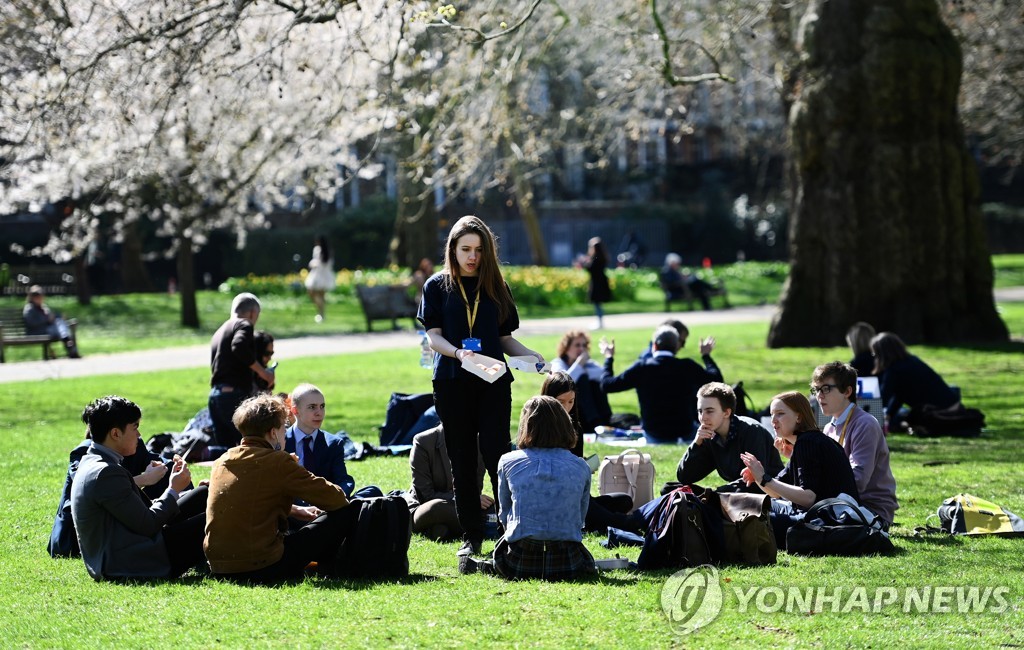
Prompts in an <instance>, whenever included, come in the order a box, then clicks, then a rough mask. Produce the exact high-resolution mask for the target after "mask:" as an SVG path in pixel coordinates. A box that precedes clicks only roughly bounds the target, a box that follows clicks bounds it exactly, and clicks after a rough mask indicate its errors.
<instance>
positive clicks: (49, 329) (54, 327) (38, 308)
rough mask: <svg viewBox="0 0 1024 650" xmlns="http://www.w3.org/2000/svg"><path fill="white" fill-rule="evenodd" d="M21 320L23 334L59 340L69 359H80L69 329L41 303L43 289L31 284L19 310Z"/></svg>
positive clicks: (58, 316) (57, 315)
mask: <svg viewBox="0 0 1024 650" xmlns="http://www.w3.org/2000/svg"><path fill="white" fill-rule="evenodd" d="M21 318H22V320H24V321H25V333H26V334H29V335H36V334H45V335H47V336H51V337H53V338H57V339H60V340H61V341H62V342H63V343H64V349H65V350H66V351H67V354H68V358H69V359H81V358H82V355H80V354H79V353H78V347H76V346H75V337H74V335H73V334H72V332H71V327H70V326H69V325H68V324H67V322H66V321H65V320H64V319H63V318H61V317H60V314H58V313H57V312H55V311H53V310H51V309H50V308H49V306H47V304H46V303H45V302H43V288H42V287H41V286H39V285H38V284H33V285H32V286H31V287H29V288H28V295H27V296H25V306H24V307H23V308H22V310H21Z"/></svg>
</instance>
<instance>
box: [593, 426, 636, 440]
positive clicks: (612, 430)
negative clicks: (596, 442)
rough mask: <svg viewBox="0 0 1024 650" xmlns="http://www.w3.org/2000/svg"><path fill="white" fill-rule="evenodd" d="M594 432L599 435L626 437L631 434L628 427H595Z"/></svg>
mask: <svg viewBox="0 0 1024 650" xmlns="http://www.w3.org/2000/svg"><path fill="white" fill-rule="evenodd" d="M594 433H596V434H597V435H599V436H615V437H616V438H625V437H626V436H628V435H629V431H627V430H626V429H620V428H618V427H605V426H597V427H594Z"/></svg>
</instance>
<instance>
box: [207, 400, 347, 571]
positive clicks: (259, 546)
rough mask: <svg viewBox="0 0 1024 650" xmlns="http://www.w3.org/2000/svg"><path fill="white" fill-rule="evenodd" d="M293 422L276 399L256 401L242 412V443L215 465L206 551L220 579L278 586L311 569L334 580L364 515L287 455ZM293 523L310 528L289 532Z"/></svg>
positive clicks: (235, 420)
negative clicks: (343, 548)
mask: <svg viewBox="0 0 1024 650" xmlns="http://www.w3.org/2000/svg"><path fill="white" fill-rule="evenodd" d="M287 415H288V411H287V407H286V406H285V405H284V402H283V401H281V400H280V399H279V398H277V397H272V396H270V395H257V396H255V397H250V398H249V399H247V400H245V401H244V402H242V404H241V405H240V406H239V407H238V410H236V411H235V414H234V417H233V418H232V420H233V423H234V425H235V426H236V427H238V430H239V431H240V432H241V433H242V441H241V443H240V444H239V445H238V446H237V447H232V448H231V449H229V450H228V451H227V452H225V453H224V455H223V456H221V457H220V458H218V459H217V462H216V463H215V464H214V466H213V471H212V472H211V474H210V499H209V503H208V504H207V508H206V541H205V543H204V549H205V551H206V558H207V560H209V562H210V568H211V569H212V571H213V573H214V574H216V575H219V576H222V577H226V578H229V579H231V580H236V581H239V582H255V583H267V584H272V583H276V582H282V581H286V580H295V579H301V578H302V576H303V571H304V569H305V567H306V566H307V565H308V564H309V563H310V562H317V564H318V568H319V569H320V570H321V571H323V572H327V573H329V572H330V569H331V567H332V566H333V564H334V558H335V556H336V555H337V553H338V547H339V546H340V545H341V542H342V541H343V540H344V538H345V536H346V534H347V532H348V531H350V530H351V526H352V524H353V522H352V520H351V516H350V515H351V513H353V512H355V511H356V509H355V508H347V507H346V506H348V504H349V501H348V497H346V496H345V491H344V490H343V489H342V488H341V487H340V486H338V485H335V484H333V483H331V482H329V481H328V480H327V479H324V478H320V477H318V476H314V475H313V474H311V473H310V472H309V470H307V469H306V468H305V467H303V466H302V465H300V464H299V463H298V462H297V461H296V457H295V456H293V455H291V454H289V453H287V452H285V451H284V444H285V440H284V436H285V421H286V418H287ZM296 499H302V500H303V501H305V502H307V503H310V504H312V505H309V506H299V505H295V503H294V501H295V500H296ZM288 517H292V518H293V519H299V520H302V521H307V522H309V523H307V524H306V525H305V526H303V527H301V528H299V529H298V530H295V531H292V532H289V526H288Z"/></svg>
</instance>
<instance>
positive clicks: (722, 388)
mask: <svg viewBox="0 0 1024 650" xmlns="http://www.w3.org/2000/svg"><path fill="white" fill-rule="evenodd" d="M735 410H736V393H735V392H733V390H732V388H731V387H730V386H729V384H723V383H722V382H717V381H716V382H711V383H710V384H704V385H703V386H701V387H700V390H698V391H697V417H698V419H699V420H700V428H699V429H697V436H696V438H694V441H693V442H692V443H691V444H690V446H689V448H688V449H687V450H686V453H685V454H683V458H682V460H680V461H679V467H677V468H676V480H677V481H679V482H680V483H682V484H683V485H690V484H693V483H698V482H700V481H702V480H704V478H705V477H707V476H708V475H709V474H710V473H711V472H712V471H714V470H717V471H718V475H719V476H721V477H722V479H723V480H725V481H729V482H728V483H726V484H725V485H720V486H719V487H718V488H717V489H718V491H719V492H756V493H760V492H761V489H760V487H758V486H757V485H756V484H753V485H749V486H748V485H747V482H746V481H744V480H743V478H742V476H741V473H742V472H743V468H744V467H745V465H744V463H743V461H742V460H741V459H740V453H741V452H744V451H746V452H750V453H751V454H753V455H754V457H755V458H757V459H758V460H759V461H760V462H761V465H762V466H763V467H764V468H765V470H766V471H767V472H768V474H770V475H771V476H775V475H776V474H778V473H779V472H781V471H782V467H783V466H782V459H781V458H779V451H778V450H777V449H776V448H775V447H774V445H773V440H772V434H770V433H769V432H768V430H767V429H765V428H764V427H763V426H761V425H760V424H759V423H758V422H757V421H755V420H752V419H751V418H748V417H741V416H739V415H734V414H733V411H735Z"/></svg>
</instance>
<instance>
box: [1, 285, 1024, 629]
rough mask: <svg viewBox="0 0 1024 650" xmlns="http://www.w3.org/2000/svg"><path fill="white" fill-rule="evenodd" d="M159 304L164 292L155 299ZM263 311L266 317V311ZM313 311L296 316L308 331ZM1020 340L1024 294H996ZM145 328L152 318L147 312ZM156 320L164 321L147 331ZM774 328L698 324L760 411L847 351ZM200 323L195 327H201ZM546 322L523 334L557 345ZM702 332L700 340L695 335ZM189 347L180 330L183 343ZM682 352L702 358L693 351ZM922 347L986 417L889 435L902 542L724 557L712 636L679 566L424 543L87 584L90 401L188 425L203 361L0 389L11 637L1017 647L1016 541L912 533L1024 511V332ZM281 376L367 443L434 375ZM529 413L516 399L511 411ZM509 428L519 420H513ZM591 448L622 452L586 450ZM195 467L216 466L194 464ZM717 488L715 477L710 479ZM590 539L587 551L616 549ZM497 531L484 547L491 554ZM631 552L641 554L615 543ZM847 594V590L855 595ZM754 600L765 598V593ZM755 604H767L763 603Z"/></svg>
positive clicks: (401, 356)
mask: <svg viewBox="0 0 1024 650" xmlns="http://www.w3.org/2000/svg"><path fill="white" fill-rule="evenodd" d="M212 298H213V296H205V297H204V299H203V300H204V303H206V307H205V308H204V309H205V314H206V316H205V318H206V319H207V320H208V322H209V323H211V324H213V323H214V322H215V321H216V320H218V318H217V317H216V315H217V314H219V313H221V311H222V307H221V306H217V307H216V309H214V308H213V307H212V305H213V303H214V301H213V300H212ZM154 308H155V307H154ZM269 313H274V312H273V311H270V312H269ZM311 313H312V312H311V310H308V309H306V310H305V313H304V314H303V315H302V317H301V318H300V317H299V316H298V315H296V316H295V317H294V319H293V320H292V321H285V320H284V319H282V320H281V321H280V322H275V329H276V327H277V325H278V324H279V323H286V322H292V323H294V327H295V330H294V331H293V332H294V333H298V330H301V329H302V328H304V327H306V326H305V325H303V324H302V322H301V321H305V320H307V319H308V320H309V321H310V324H309V327H308V328H309V329H312V321H311V318H309V316H311ZM1003 316H1004V318H1005V319H1006V321H1007V323H1008V325H1009V326H1010V329H1011V331H1012V333H1013V334H1014V336H1015V337H1017V339H1018V340H1019V339H1020V337H1021V336H1022V335H1024V305H1020V304H1011V305H1004V306H1003ZM136 327H137V331H138V333H139V336H148V335H152V334H151V326H150V325H147V324H144V323H143V322H141V320H139V322H138V323H137V325H136ZM152 327H154V328H156V327H160V326H159V325H156V326H152ZM766 332H767V324H742V325H718V326H714V328H713V329H712V328H708V329H707V330H706V331H703V330H702V329H700V328H695V329H694V331H693V332H692V336H693V337H701V336H707V335H714V336H716V337H717V339H718V341H719V349H718V350H717V351H716V352H715V359H716V361H717V362H718V363H719V364H720V366H721V367H722V369H723V372H724V373H725V377H726V379H728V380H729V381H731V382H735V381H739V380H743V381H744V382H745V386H746V387H747V389H748V390H749V391H750V392H751V394H752V396H753V397H754V399H755V400H756V402H757V404H758V406H763V405H764V404H765V403H766V402H767V400H768V399H769V398H770V397H771V395H772V394H774V393H776V392H779V391H782V390H789V389H806V387H807V382H808V380H809V378H810V373H811V370H812V369H813V367H814V366H815V365H817V364H818V363H821V362H824V361H829V360H832V359H836V358H838V359H846V358H848V356H849V354H848V352H847V350H846V349H844V348H831V349H813V348H811V349H784V350H767V349H765V347H764V340H765V336H766ZM207 336H208V335H207V334H204V335H202V336H197V340H196V341H194V342H199V341H202V342H205V339H206V337H207ZM614 336H615V338H616V339H617V346H618V349H619V350H620V358H621V361H620V363H619V364H618V369H619V370H621V369H624V368H625V366H626V364H627V363H628V361H629V360H630V359H631V357H632V356H633V355H634V354H636V353H637V352H639V350H640V349H641V348H642V347H643V344H644V343H645V341H646V339H647V337H648V336H649V332H648V331H641V330H637V331H628V332H627V331H623V332H614ZM556 338H557V337H554V336H546V337H536V338H528V339H526V341H525V342H526V343H527V344H528V345H530V346H532V347H536V348H537V349H539V350H543V351H551V350H553V349H554V345H555V342H556ZM693 340H696V338H694V339H693ZM186 342H187V341H186ZM686 352H689V353H691V354H692V353H693V350H691V349H687V350H686ZM914 352H915V353H917V354H919V355H920V356H922V357H923V358H924V359H926V360H927V361H928V362H929V363H931V364H932V365H933V366H934V367H935V368H936V369H937V370H938V371H939V372H940V373H941V374H942V375H943V376H944V377H946V379H947V380H948V381H950V382H952V383H955V384H958V385H959V386H961V387H962V389H963V393H964V400H965V402H966V403H967V404H968V405H970V406H975V407H978V408H981V409H982V410H983V411H984V412H985V413H986V415H987V419H988V426H989V428H988V430H987V431H986V433H985V435H984V436H983V437H981V438H979V439H974V440H960V439H949V438H942V439H923V440H922V439H915V438H911V437H909V436H906V435H899V434H894V435H893V436H891V437H890V441H889V442H890V447H891V449H892V466H893V471H894V473H895V475H896V478H897V481H898V483H899V488H898V495H899V499H900V504H901V509H900V510H899V511H898V512H897V515H896V526H895V527H894V530H893V539H894V542H895V545H896V547H897V548H898V550H899V552H898V554H896V555H895V556H892V557H873V558H858V559H843V558H804V557H796V556H789V555H786V554H784V553H782V554H780V555H779V562H778V564H777V565H775V566H769V567H758V568H749V567H726V568H723V569H722V570H721V579H722V582H721V585H722V587H723V590H724V594H725V600H724V605H723V608H722V612H721V614H720V615H719V616H718V618H717V619H716V620H715V621H714V622H712V623H711V624H710V625H709V626H707V627H706V628H704V629H702V630H701V631H699V632H697V633H695V634H692V635H686V636H681V635H679V634H677V633H676V632H674V631H673V629H672V628H671V627H670V626H669V624H668V621H667V620H666V617H665V615H664V614H663V613H662V609H661V606H660V594H661V590H662V586H663V584H664V583H665V580H666V579H667V578H668V577H669V576H670V575H671V574H672V572H671V571H661V572H653V573H646V574H638V573H632V572H629V571H613V572H608V573H606V574H604V575H603V576H602V577H601V579H600V580H599V581H598V582H595V583H584V584H544V583H540V582H521V583H511V582H505V581H503V580H501V579H499V578H494V577H490V576H482V575H475V576H466V577H461V576H459V575H458V573H457V571H456V563H455V550H456V544H454V543H453V544H437V543H434V542H430V541H426V540H424V539H422V538H414V539H413V543H412V547H411V549H410V565H411V575H410V577H409V578H408V579H406V580H403V581H401V582H397V583H396V582H390V583H380V584H374V583H363V582H346V581H330V580H319V579H314V578H310V579H308V580H306V581H305V582H303V583H301V584H298V585H291V586H282V587H277V588H249V587H241V586H235V585H231V584H224V583H221V582H218V581H216V580H211V579H208V578H205V577H201V576H197V575H191V574H190V575H187V576H186V577H185V578H184V579H182V580H180V581H177V582H165V583H151V584H138V585H120V584H98V583H94V582H93V581H92V580H91V579H90V578H89V577H88V574H87V573H86V571H85V567H84V566H83V564H82V562H81V560H52V559H50V558H49V556H48V555H46V552H45V546H46V540H47V537H48V535H49V531H50V526H51V524H52V520H53V513H54V510H55V508H56V505H57V500H58V496H59V492H60V489H61V485H62V482H63V478H64V473H65V469H66V463H67V452H68V451H69V450H70V449H71V448H72V447H73V446H74V445H75V444H76V443H77V442H78V441H79V440H80V439H81V436H82V431H83V425H82V423H81V422H80V420H79V414H80V412H81V409H82V407H83V406H84V405H85V404H86V403H87V402H89V401H90V400H91V399H93V398H95V397H97V396H101V395H106V394H110V393H118V394H121V395H124V396H126V397H128V398H130V399H132V400H135V401H136V402H138V403H139V404H140V405H141V406H142V407H143V411H144V416H143V421H142V431H143V435H144V436H146V437H149V436H151V435H153V434H156V433H159V432H161V431H177V430H180V429H181V428H182V427H183V426H184V424H185V422H186V421H187V420H188V419H189V418H190V417H191V416H192V415H193V414H194V413H195V411H196V410H198V409H199V408H200V407H202V406H203V405H204V404H205V400H206V397H205V395H206V390H207V385H208V384H207V382H208V375H207V370H206V369H205V368H196V369H193V370H180V371H169V372H157V373H147V374H136V375H126V376H103V377H93V378H82V379H62V380H49V381H39V382H25V383H20V384H16V385H15V384H9V385H4V386H3V387H2V392H0V427H2V430H3V431H4V432H5V433H6V435H4V436H0V494H2V495H3V503H4V506H5V510H6V512H5V513H4V516H3V517H2V518H0V527H2V534H0V575H2V576H3V578H4V579H3V581H2V582H0V602H2V606H0V607H2V614H0V639H3V642H2V645H3V646H4V647H12V648H13V647H39V648H49V647H114V646H116V647H130V648H135V647H137V648H152V647H163V646H169V645H174V646H180V647H217V646H224V647H246V648H248V647H267V646H287V647H299V648H302V647H319V646H327V647H399V648H404V647H422V646H428V647H451V646H481V647H494V646H501V647H511V646H517V647H518V646H540V647H616V646H619V647H644V648H647V647H650V648H664V647H689V646H696V647H723V648H732V647H737V646H745V647H779V646H782V647H804V646H819V647H863V646H876V647H878V646H911V647H964V648H967V647H970V648H976V647H993V646H1004V647H1015V646H1020V645H1022V644H1024V613H1022V611H1021V607H1022V597H1024V574H1022V572H1021V570H1020V569H1021V559H1020V558H1021V555H1022V552H1024V539H997V538H976V539H959V538H958V539H950V538H945V537H934V536H932V537H923V538H919V537H915V536H914V535H913V528H914V526H917V525H920V524H923V523H924V521H925V518H926V516H927V515H929V514H931V513H934V512H935V509H936V508H937V506H938V505H939V504H940V503H941V501H942V500H943V499H944V498H946V497H949V496H952V495H954V494H956V493H958V492H970V493H972V494H975V495H977V496H980V497H985V498H988V499H991V500H993V501H995V502H996V503H1000V504H1002V505H1004V506H1006V507H1008V508H1009V509H1011V510H1013V511H1015V512H1017V513H1018V514H1021V515H1024V487H1022V486H1024V469H1022V467H1021V463H1020V449H1021V444H1022V443H1024V436H1022V431H1024V413H1022V409H1021V407H1020V389H1021V386H1022V385H1024V384H1022V381H1021V377H1022V374H1024V354H1022V352H1024V346H1022V344H1020V343H1016V344H1009V345H1004V346H995V347H985V348H937V347H919V348H915V349H914ZM282 361H287V362H286V363H282V364H281V367H280V369H279V375H278V377H279V379H278V381H279V386H281V387H282V388H284V387H291V386H294V385H295V384H296V383H298V382H301V381H312V382H313V383H316V384H318V385H319V386H320V387H321V388H322V389H323V391H324V392H325V394H326V397H327V402H328V419H327V424H326V426H325V428H327V429H331V430H338V429H345V430H347V431H349V432H350V433H351V434H352V436H353V437H354V438H356V439H359V440H371V441H373V440H375V436H376V431H375V429H374V427H375V426H377V425H379V424H380V423H381V422H382V420H383V416H384V408H385V405H386V403H387V399H388V396H389V394H390V393H391V392H392V391H401V392H424V391H428V390H429V389H430V381H429V373H428V372H427V371H424V370H423V369H421V368H419V366H418V365H417V361H418V355H416V354H414V353H410V352H409V351H406V350H396V351H389V352H380V353H375V354H351V355H342V356H335V357H326V358H307V359H297V360H282ZM513 386H514V390H513V403H514V405H515V408H516V411H518V406H519V405H521V404H522V403H523V402H524V401H525V400H526V399H527V398H528V397H529V396H530V395H532V394H533V393H535V392H536V391H537V390H538V388H539V386H540V379H539V377H536V376H531V375H525V374H519V373H517V374H516V382H515V383H514V385H513ZM612 398H613V399H612V406H613V408H614V409H615V410H616V411H633V412H636V410H637V409H636V399H635V396H634V395H633V394H632V393H622V394H616V395H613V396H612ZM516 415H518V412H516ZM514 426H515V423H514V422H513V423H510V429H511V428H514ZM588 447H590V449H588V453H589V452H590V451H594V452H597V453H599V454H607V453H615V452H617V451H618V449H616V448H613V447H607V446H596V445H588ZM649 451H650V452H651V453H652V455H653V458H654V461H655V464H656V467H657V470H658V481H659V482H660V481H663V480H668V479H671V478H672V477H673V476H674V468H675V465H676V463H677V462H678V460H679V457H680V455H681V453H682V449H680V448H676V447H671V446H669V447H656V448H649ZM349 471H350V473H351V474H352V475H353V476H355V477H356V480H357V482H358V483H359V484H368V483H374V484H377V485H379V486H381V487H382V488H383V489H384V490H385V491H387V490H390V489H395V488H408V486H409V483H410V476H409V470H408V463H407V459H405V458H373V459H370V460H367V461H364V462H359V463H352V464H350V467H349ZM194 476H195V477H196V478H203V477H205V476H208V470H207V469H206V468H201V467H196V468H195V471H194ZM707 483H708V484H709V485H713V484H715V483H716V481H715V480H710V479H709V480H708V481H707ZM599 541H600V538H599V537H597V536H588V537H586V538H585V542H586V544H587V545H588V547H589V548H590V549H591V551H592V552H593V553H594V556H595V557H598V558H602V557H611V556H612V555H613V552H611V551H608V550H606V549H604V548H602V547H600V546H599V544H598V542H599ZM489 548H490V545H485V550H488V549H489ZM623 554H624V555H628V556H629V557H630V558H632V559H635V558H636V556H637V549H626V551H624V552H623ZM947 586H948V587H955V586H978V587H1005V588H1006V589H1008V592H1007V594H1006V596H1005V597H1006V600H1007V602H1008V603H1009V605H1010V607H1009V609H1008V610H1007V611H1004V612H1001V613H993V612H980V613H977V614H971V615H969V616H965V615H962V614H960V613H957V612H956V611H955V610H954V611H953V612H933V613H917V612H915V611H910V612H904V611H903V610H902V609H901V607H899V606H889V607H885V608H882V609H881V611H879V612H877V613H872V612H867V613H865V612H862V611H861V610H860V609H856V608H855V609H854V610H853V611H847V612H845V613H844V612H842V611H837V612H833V611H831V607H830V606H828V605H826V606H825V607H824V608H823V609H824V611H816V612H811V613H807V612H792V613H786V612H784V611H783V612H770V613H769V612H764V611H761V610H759V609H757V607H756V606H754V605H751V606H748V608H747V609H746V610H745V611H744V610H742V609H741V607H740V604H741V601H740V599H739V598H737V596H736V593H735V591H734V590H735V589H740V590H742V593H746V590H747V589H749V588H751V587H778V588H790V587H806V588H815V589H818V590H833V589H840V590H844V591H841V592H840V593H846V594H849V593H851V592H852V590H853V589H855V588H857V587H864V588H866V589H868V590H869V593H871V590H873V589H875V588H876V587H891V588H894V589H897V590H900V591H901V592H902V590H904V589H908V588H924V587H932V588H935V587H947ZM846 600H847V599H846V597H843V598H842V601H841V604H840V608H841V606H842V603H845V602H846ZM755 602H756V601H755ZM762 604H768V605H770V604H771V603H770V601H768V602H766V603H762Z"/></svg>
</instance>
